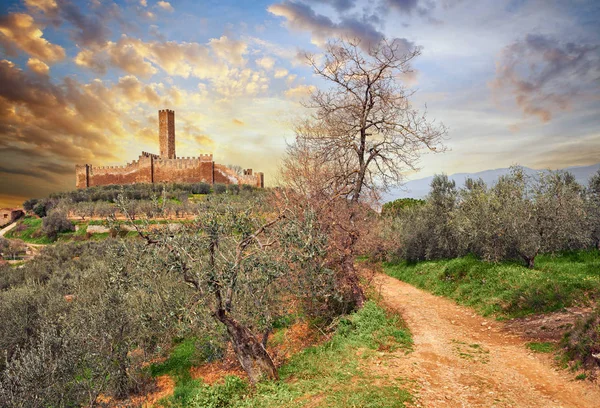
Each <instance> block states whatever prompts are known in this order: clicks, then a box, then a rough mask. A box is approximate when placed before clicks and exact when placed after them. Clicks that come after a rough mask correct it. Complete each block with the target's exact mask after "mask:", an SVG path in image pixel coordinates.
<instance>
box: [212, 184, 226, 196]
mask: <svg viewBox="0 0 600 408" xmlns="http://www.w3.org/2000/svg"><path fill="white" fill-rule="evenodd" d="M213 189H214V190H215V193H216V194H223V193H225V192H226V191H227V186H226V185H225V184H221V183H216V184H215V185H214V187H213Z"/></svg>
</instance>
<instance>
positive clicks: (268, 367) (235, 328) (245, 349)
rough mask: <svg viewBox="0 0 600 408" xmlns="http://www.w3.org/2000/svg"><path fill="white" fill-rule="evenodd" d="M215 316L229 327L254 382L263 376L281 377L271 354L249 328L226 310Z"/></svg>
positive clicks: (231, 337)
mask: <svg viewBox="0 0 600 408" xmlns="http://www.w3.org/2000/svg"><path fill="white" fill-rule="evenodd" d="M215 317H216V319H217V320H218V321H220V322H221V323H223V324H224V325H225V327H226V328H227V333H228V334H229V337H230V339H231V343H232V345H233V350H234V351H235V355H236V357H237V359H238V361H239V362H240V365H241V366H242V368H243V369H244V371H246V373H247V374H248V378H249V379H250V382H251V383H252V384H256V383H257V382H259V381H260V380H261V379H263V378H268V379H271V380H277V379H279V376H278V374H277V368H275V364H274V363H273V360H272V359H271V356H269V353H267V350H266V349H265V348H264V346H263V345H262V343H261V342H260V341H258V340H257V339H256V337H255V336H254V335H253V334H252V332H251V331H250V330H248V328H246V327H244V326H243V325H241V324H240V323H239V322H238V321H237V320H235V319H234V318H233V317H231V316H230V315H229V314H228V313H227V312H226V311H225V310H219V311H218V312H216V313H215Z"/></svg>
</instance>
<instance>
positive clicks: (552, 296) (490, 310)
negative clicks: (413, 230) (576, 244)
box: [384, 250, 600, 318]
mask: <svg viewBox="0 0 600 408" xmlns="http://www.w3.org/2000/svg"><path fill="white" fill-rule="evenodd" d="M384 269H385V272H386V273H387V274H388V275H390V276H392V277H395V278H397V279H400V280H402V281H405V282H408V283H410V284H413V285H415V286H417V287H420V288H423V289H426V290H428V291H430V292H432V293H434V294H436V295H442V296H446V297H449V298H452V299H454V300H456V301H457V302H458V303H461V304H464V305H467V306H472V307H474V308H475V309H476V310H477V311H478V312H479V313H481V314H483V315H486V316H487V315H495V316H497V317H498V318H511V317H519V316H525V315H528V314H532V313H542V312H551V311H556V310H560V309H562V308H564V307H569V306H573V305H575V304H580V303H581V304H587V303H589V301H590V300H592V299H597V298H599V297H600V251H595V250H592V251H578V252H570V253H564V254H557V255H540V256H538V257H537V258H536V268H535V269H527V268H525V267H523V266H521V265H519V264H517V263H511V262H504V263H498V264H495V263H488V262H484V261H480V260H478V259H476V258H474V257H472V256H467V257H462V258H456V259H452V260H439V261H427V262H419V263H414V264H410V263H406V262H402V263H398V264H390V263H388V264H385V265H384Z"/></svg>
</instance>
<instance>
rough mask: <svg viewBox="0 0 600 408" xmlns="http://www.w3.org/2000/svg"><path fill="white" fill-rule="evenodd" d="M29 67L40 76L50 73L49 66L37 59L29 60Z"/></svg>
mask: <svg viewBox="0 0 600 408" xmlns="http://www.w3.org/2000/svg"><path fill="white" fill-rule="evenodd" d="M27 66H28V67H29V69H30V70H32V71H33V72H35V73H36V74H38V75H48V72H50V68H49V67H48V65H46V64H44V63H43V62H42V61H40V60H39V59H37V58H29V60H27Z"/></svg>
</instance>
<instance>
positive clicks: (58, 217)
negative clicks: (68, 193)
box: [42, 211, 75, 240]
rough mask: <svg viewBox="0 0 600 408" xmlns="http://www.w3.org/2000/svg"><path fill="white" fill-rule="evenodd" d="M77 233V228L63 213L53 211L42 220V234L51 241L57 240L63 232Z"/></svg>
mask: <svg viewBox="0 0 600 408" xmlns="http://www.w3.org/2000/svg"><path fill="white" fill-rule="evenodd" d="M71 231H75V226H74V225H73V223H72V222H71V221H69V219H68V218H67V214H65V213H64V212H62V211H53V212H52V213H50V214H49V215H47V216H46V217H44V218H43V220H42V232H43V233H44V234H45V235H46V236H47V237H48V238H50V239H52V240H55V239H56V238H58V234H59V233H61V232H71Z"/></svg>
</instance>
